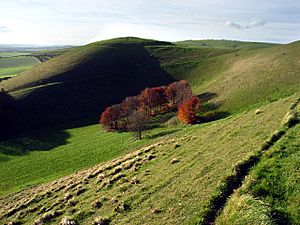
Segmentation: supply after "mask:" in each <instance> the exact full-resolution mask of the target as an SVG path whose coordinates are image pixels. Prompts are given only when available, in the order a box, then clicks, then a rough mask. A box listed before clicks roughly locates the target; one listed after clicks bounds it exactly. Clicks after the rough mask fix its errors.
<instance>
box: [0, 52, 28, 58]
mask: <svg viewBox="0 0 300 225" xmlns="http://www.w3.org/2000/svg"><path fill="white" fill-rule="evenodd" d="M24 55H30V52H1V51H0V57H13V56H24Z"/></svg>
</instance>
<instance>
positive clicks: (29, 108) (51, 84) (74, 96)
mask: <svg viewBox="0 0 300 225" xmlns="http://www.w3.org/2000/svg"><path fill="white" fill-rule="evenodd" d="M162 44H168V43H164V42H157V41H151V40H142V39H136V38H125V39H116V40H110V41H104V42H98V43H93V44H90V45H87V46H83V47H79V48H76V49H73V50H71V51H68V52H67V53H65V54H63V55H61V56H58V57H56V58H53V59H51V60H49V61H47V62H45V63H41V64H40V65H38V66H36V67H34V68H33V69H31V70H29V71H26V72H24V73H23V74H21V75H20V76H17V77H14V78H12V79H10V80H8V81H4V82H2V83H1V84H0V89H4V90H5V92H6V93H5V94H2V95H3V98H6V99H8V100H7V101H8V103H6V104H9V105H10V107H9V108H10V112H9V113H7V115H8V116H11V117H12V118H13V122H14V124H15V125H16V127H17V128H18V129H22V130H23V129H25V128H26V129H27V130H31V129H34V128H40V127H45V126H49V125H51V124H59V123H65V122H67V121H74V120H79V119H86V118H93V122H96V121H97V120H98V116H99V114H100V112H101V111H102V110H103V108H104V107H105V106H107V105H111V104H113V103H116V102H119V101H121V100H122V99H123V98H125V97H126V96H131V95H136V94H137V93H138V92H139V91H140V90H142V89H144V88H145V87H147V86H149V87H151V86H160V85H164V84H168V83H170V82H171V81H173V78H172V77H171V76H170V75H168V74H167V73H165V72H164V71H163V70H162V69H161V68H160V65H159V62H158V61H157V60H155V59H154V58H153V57H151V56H150V54H149V53H148V51H146V50H145V45H162ZM9 99H10V101H9ZM12 106H13V107H14V108H13V109H11V107H12ZM7 108H8V107H7ZM4 109H5V107H4ZM13 112H15V114H13ZM17 112H22V117H18V116H17V115H16V113H17ZM33 117H34V118H35V119H34V120H33V119H32V118H33ZM6 121H7V119H6ZM11 126H12V125H11V123H10V124H7V126H6V127H7V129H6V131H5V132H6V133H7V132H8V131H7V130H8V129H10V128H11ZM11 130H13V129H11Z"/></svg>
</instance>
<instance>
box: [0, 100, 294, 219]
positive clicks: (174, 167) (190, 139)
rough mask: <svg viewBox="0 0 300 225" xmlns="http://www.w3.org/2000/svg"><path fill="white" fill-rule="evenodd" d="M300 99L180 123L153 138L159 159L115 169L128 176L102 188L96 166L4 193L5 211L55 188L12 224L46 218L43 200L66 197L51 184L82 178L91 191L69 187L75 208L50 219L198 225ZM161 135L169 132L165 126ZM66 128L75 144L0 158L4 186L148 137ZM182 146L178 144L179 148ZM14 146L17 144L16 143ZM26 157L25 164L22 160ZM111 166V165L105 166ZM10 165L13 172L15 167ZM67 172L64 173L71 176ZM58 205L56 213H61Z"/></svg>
mask: <svg viewBox="0 0 300 225" xmlns="http://www.w3.org/2000/svg"><path fill="white" fill-rule="evenodd" d="M295 99H296V96H293V97H290V98H287V99H282V100H280V101H276V102H273V103H271V104H268V105H266V106H264V107H262V108H261V110H262V113H261V114H258V115H256V114H255V110H251V111H249V112H247V113H240V114H236V115H234V116H231V117H229V118H225V119H222V120H219V121H215V122H212V123H207V124H200V125H195V126H187V127H185V128H181V129H182V130H181V131H178V132H176V133H173V134H169V135H167V136H164V137H161V138H159V139H156V140H151V142H154V143H155V142H158V141H160V142H161V144H160V145H159V146H156V147H155V148H154V149H151V150H150V151H149V152H148V153H144V154H143V155H141V156H140V157H141V158H142V159H143V158H144V159H148V158H149V156H150V155H152V156H154V159H153V158H152V159H151V161H147V160H146V161H143V160H142V161H141V163H142V165H141V167H140V168H139V169H137V170H132V169H128V170H126V169H123V170H121V172H117V174H116V175H118V174H122V175H123V176H125V177H124V178H122V179H120V180H118V181H111V182H112V184H111V185H108V186H107V187H104V188H100V187H101V183H97V182H96V178H93V177H91V178H88V180H86V179H85V177H87V175H88V174H89V173H90V172H91V171H94V169H97V168H100V167H99V166H98V167H94V169H93V168H92V169H89V170H87V172H81V173H78V174H77V175H76V174H74V175H71V177H70V178H68V177H66V178H64V179H62V180H61V181H59V182H56V183H50V184H48V185H47V184H46V185H45V186H44V187H41V189H39V187H37V188H36V189H35V188H33V189H29V190H28V193H29V192H30V193H31V194H30V195H28V194H26V193H27V191H26V190H25V191H24V192H20V193H19V194H14V195H11V196H8V197H5V198H2V199H1V200H0V205H1V206H2V207H3V210H4V211H2V213H4V212H7V210H5V209H6V207H11V208H12V207H13V206H12V205H10V204H15V203H17V202H18V203H20V204H22V203H21V202H26V201H27V200H26V199H28V198H29V196H30V198H31V197H34V196H36V194H37V195H39V194H42V193H46V192H48V191H49V193H51V194H47V196H48V197H45V196H44V194H43V196H44V197H41V201H40V202H37V203H34V202H36V201H37V200H36V201H33V203H31V204H30V205H29V207H26V208H25V209H20V210H19V211H24V212H25V211H26V210H27V209H29V208H34V207H37V208H38V210H37V211H34V212H32V213H30V214H26V213H25V214H24V213H20V214H15V215H14V216H12V217H9V221H23V222H30V221H34V220H35V219H37V218H39V217H41V216H42V215H43V214H40V215H38V211H39V209H41V210H42V205H43V206H44V207H51V205H53V204H55V202H57V201H58V199H60V198H63V196H64V195H65V194H66V191H65V190H61V191H51V190H52V188H54V189H59V187H60V186H61V185H66V184H67V183H70V182H71V181H73V182H79V183H80V184H78V185H79V186H77V188H79V189H80V188H85V189H86V191H85V192H84V193H83V194H80V195H78V194H75V193H76V190H77V188H76V187H75V188H74V189H70V190H69V191H68V192H69V193H70V194H72V195H73V196H74V198H73V200H74V201H76V202H77V204H76V206H67V205H65V204H64V205H63V206H62V207H61V208H59V210H60V212H61V213H62V215H61V214H60V215H57V216H55V217H54V218H53V219H52V220H51V222H52V223H58V222H59V221H60V219H61V218H62V217H65V216H68V215H69V216H71V217H72V218H75V219H77V221H78V222H79V223H80V224H90V223H91V222H92V221H93V220H94V218H95V217H98V216H101V217H103V216H108V217H110V218H111V219H112V220H113V223H118V224H150V223H151V224H194V223H196V222H197V221H199V220H201V218H202V216H203V215H204V212H205V209H206V207H207V204H208V202H209V200H210V196H211V195H212V194H213V193H214V192H215V191H216V190H217V188H218V187H219V185H220V182H221V181H222V180H223V179H224V178H225V177H226V176H228V175H230V174H231V173H232V169H233V167H234V165H236V164H237V163H238V162H240V161H241V160H244V159H247V158H248V157H249V156H250V155H252V154H254V152H256V151H257V149H258V148H259V146H261V145H262V144H263V143H264V142H265V141H266V140H267V139H268V137H269V136H270V134H271V133H273V132H274V130H276V129H278V128H279V127H280V126H281V120H282V118H283V116H284V115H285V114H286V112H287V111H288V109H289V107H290V104H291V103H292V102H294V101H295ZM153 132H156V131H153ZM157 132H158V131H157ZM159 132H165V130H164V129H163V128H160V130H159ZM67 133H69V135H70V137H69V138H67V139H66V140H67V141H68V142H69V143H66V144H65V145H62V146H60V147H57V148H54V149H52V150H51V151H46V152H30V153H29V155H24V156H11V157H12V158H13V159H10V161H7V162H2V163H1V170H2V171H4V172H3V173H2V174H4V175H5V177H6V178H5V179H3V178H2V179H3V181H2V183H4V184H5V183H7V182H8V183H9V182H12V183H13V181H15V180H17V179H16V178H15V177H17V178H18V179H23V180H22V181H21V182H20V184H21V183H23V185H24V184H26V181H25V180H26V179H28V180H31V181H32V182H31V183H35V182H43V181H49V180H50V179H51V178H52V179H55V178H56V177H57V172H58V170H60V168H64V169H65V172H66V173H70V172H72V171H74V168H78V165H80V166H82V168H84V167H88V166H90V165H92V164H96V163H97V162H101V159H103V158H105V160H103V161H106V160H109V159H112V158H114V157H116V156H118V155H122V154H125V153H126V152H129V150H133V149H138V147H139V146H140V145H142V144H146V142H147V140H145V142H133V141H132V140H131V139H130V138H129V136H128V135H129V134H127V133H121V134H117V133H104V132H102V131H100V130H99V127H98V126H91V127H84V128H76V129H74V130H73V129H72V130H68V131H67ZM120 135H123V137H121V136H120ZM102 138H103V139H102ZM108 138H109V139H108ZM50 143H52V141H51V142H50ZM176 144H177V145H179V147H176V148H175V145H176ZM8 145H9V146H13V145H12V144H10V143H8ZM29 145H30V143H29ZM124 149H125V150H124ZM111 151H113V152H112V153H111V154H110V155H109V157H106V156H105V154H107V153H108V152H111ZM110 157H111V158H110ZM174 158H176V159H178V160H179V162H177V163H175V164H171V163H170V161H171V160H172V159H174ZM24 161H26V162H27V163H26V164H24ZM110 164H112V162H110V163H109V164H102V165H110ZM2 165H3V167H2ZM57 167H58V168H57ZM15 168H16V169H15ZM20 168H22V169H21V170H20ZM26 168H27V169H26ZM109 168H110V167H109ZM114 168H116V167H113V168H110V169H106V170H104V171H103V172H102V173H104V174H106V175H107V176H108V178H107V179H109V180H110V179H113V177H114V175H109V174H110V173H111V171H114ZM78 169H79V168H78ZM11 170H12V171H13V172H12V173H10V172H9V171H11ZM20 171H21V172H20ZM65 172H62V173H61V174H60V175H65V174H66V173H65ZM20 173H21V174H20ZM47 173H48V174H54V177H51V175H49V176H48V177H47V179H46V180H43V176H45V174H47ZM25 174H26V175H25ZM40 174H42V175H40ZM114 174H115V173H114ZM37 175H38V176H41V179H37V178H36V177H37ZM74 176H75V177H76V178H75V177H74ZM24 177H25V178H24ZM72 177H73V178H72ZM12 178H13V179H12ZM33 178H34V179H33ZM24 179H25V180H24ZM133 179H138V180H139V182H140V183H139V184H133V183H132V182H131V181H132V180H133ZM10 180H13V181H10ZM34 180H35V181H34ZM109 180H107V181H109ZM105 181H106V179H105ZM14 185H16V184H11V187H13V186H14ZM80 186H81V187H80ZM15 187H16V186H15ZM11 190H12V189H11ZM96 190H98V191H96ZM26 196H28V197H26ZM55 196H56V197H55ZM166 196H167V197H166ZM12 198H13V199H14V200H12ZM34 198H37V199H39V198H40V197H38V196H36V197H34ZM113 199H116V200H113ZM195 199H196V201H195ZM28 200H29V199H28ZM96 200H99V201H101V202H102V203H103V206H102V207H101V208H100V209H95V208H93V207H92V205H91V204H92V203H93V202H94V201H96ZM6 204H8V205H6ZM120 204H125V205H126V207H125V208H126V209H125V211H122V209H117V207H118V205H120ZM57 207H60V206H57ZM57 207H54V208H53V209H51V211H50V212H54V211H56V210H58V208H57ZM72 209H74V210H72ZM119 210H121V211H120V212H119ZM0 214H1V211H0ZM18 215H19V217H18ZM5 221H7V220H6V219H4V220H3V222H5Z"/></svg>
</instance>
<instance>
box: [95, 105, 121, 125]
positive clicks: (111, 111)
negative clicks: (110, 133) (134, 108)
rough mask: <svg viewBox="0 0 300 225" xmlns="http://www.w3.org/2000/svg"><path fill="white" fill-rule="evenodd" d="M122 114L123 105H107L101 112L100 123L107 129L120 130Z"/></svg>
mask: <svg viewBox="0 0 300 225" xmlns="http://www.w3.org/2000/svg"><path fill="white" fill-rule="evenodd" d="M121 115H122V108H121V105H112V106H111V107H107V108H106V109H105V110H104V112H103V113H102V114H101V117H100V123H101V124H102V125H103V127H104V129H105V130H118V129H119V128H120V124H119V121H120V118H121Z"/></svg>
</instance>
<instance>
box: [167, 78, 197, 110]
mask: <svg viewBox="0 0 300 225" xmlns="http://www.w3.org/2000/svg"><path fill="white" fill-rule="evenodd" d="M166 96H167V100H168V101H169V102H170V104H171V107H173V108H175V107H177V106H178V105H179V104H180V103H181V102H182V101H184V100H186V99H189V98H191V97H192V96H193V92H192V89H191V86H190V85H189V83H188V82H187V81H185V80H180V81H177V82H174V83H172V84H170V85H169V86H168V87H167V88H166Z"/></svg>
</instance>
